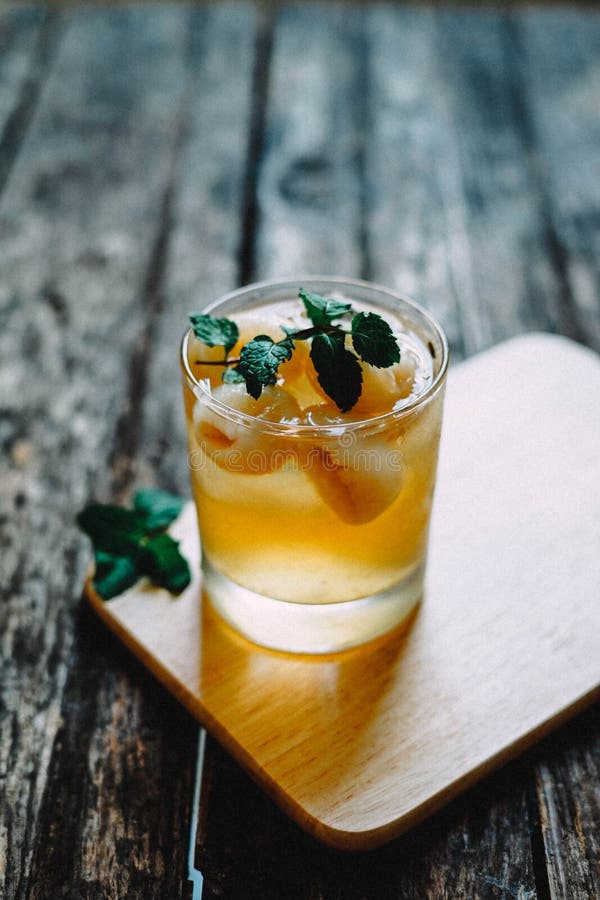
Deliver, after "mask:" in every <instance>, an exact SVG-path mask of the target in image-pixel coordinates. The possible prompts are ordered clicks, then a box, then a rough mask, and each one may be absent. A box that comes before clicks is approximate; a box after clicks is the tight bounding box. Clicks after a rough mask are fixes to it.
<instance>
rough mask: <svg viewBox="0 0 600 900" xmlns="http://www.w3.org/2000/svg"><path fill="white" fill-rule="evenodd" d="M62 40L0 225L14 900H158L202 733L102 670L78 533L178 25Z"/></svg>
mask: <svg viewBox="0 0 600 900" xmlns="http://www.w3.org/2000/svg"><path fill="white" fill-rule="evenodd" d="M64 26H65V31H64V35H63V39H62V40H61V42H60V45H59V47H58V52H57V55H56V57H55V59H54V60H53V63H52V66H51V75H50V77H49V78H48V80H47V82H46V83H45V85H44V90H43V102H41V103H40V105H39V107H38V109H37V112H36V114H35V115H34V117H33V119H32V120H31V125H30V128H29V130H28V132H27V133H26V134H24V135H23V138H22V142H21V147H20V151H19V154H18V157H17V159H16V161H15V163H14V165H13V167H12V171H11V177H10V180H9V181H8V182H7V184H6V188H5V191H4V193H3V195H2V198H1V207H0V221H1V224H0V231H1V233H2V245H3V253H2V281H1V287H0V291H1V295H2V308H3V316H4V324H3V328H2V331H1V338H0V339H1V341H2V359H3V362H4V363H6V365H4V366H3V375H2V377H3V384H2V387H3V391H2V395H3V409H2V413H3V416H2V421H3V438H4V440H5V444H4V446H5V447H6V448H7V450H8V454H7V460H6V462H8V465H9V467H8V469H6V468H5V469H4V472H3V477H2V482H1V484H2V503H3V511H4V515H5V519H4V537H3V541H4V546H3V574H4V577H5V584H7V585H8V591H7V594H8V596H7V601H6V603H3V605H2V608H1V615H2V618H3V626H2V641H3V654H2V660H3V673H2V674H3V679H2V680H3V687H4V714H3V718H2V739H1V741H0V746H1V747H2V773H3V775H4V777H3V779H2V783H1V789H2V795H3V796H2V803H1V804H0V809H1V813H2V825H1V828H0V834H1V836H2V859H3V874H2V879H3V891H4V896H6V897H7V898H12V897H19V898H21V897H44V898H46V897H48V896H55V895H58V894H59V893H60V890H61V888H62V885H67V886H68V890H70V891H71V893H70V896H78V897H84V896H85V897H88V896H89V897H92V896H106V895H112V896H123V895H125V894H127V893H128V892H129V891H131V895H132V896H135V894H136V893H137V894H138V895H139V896H157V897H164V896H165V895H179V894H180V893H181V892H182V882H183V881H184V879H185V837H186V830H187V823H188V821H189V805H190V792H189V789H190V779H191V778H192V775H193V763H194V743H195V728H194V727H193V726H192V724H191V722H190V721H189V719H188V717H187V716H185V715H184V714H182V713H181V711H180V710H178V709H177V708H176V707H175V706H174V705H173V704H172V703H171V702H170V701H168V700H167V699H166V695H162V694H160V693H158V694H157V693H156V692H155V691H145V690H144V689H143V687H142V682H141V681H140V680H138V679H136V676H135V673H134V672H133V671H132V670H127V671H125V670H123V669H119V668H118V667H116V668H115V666H114V664H110V665H107V661H108V658H109V657H107V656H106V651H107V646H110V642H109V643H108V645H107V644H106V642H105V643H104V646H103V643H102V641H100V640H99V638H98V634H97V631H96V630H94V632H91V631H88V623H89V618H87V617H83V618H82V619H80V618H79V616H78V614H77V609H78V602H79V597H80V579H81V577H82V574H83V569H84V566H85V560H84V552H85V557H87V549H86V550H85V551H84V545H83V542H82V541H81V540H80V538H79V537H78V536H77V535H76V534H75V532H74V530H73V527H72V519H73V514H74V511H76V510H77V509H78V508H80V507H81V506H82V505H83V503H84V501H85V500H86V499H87V498H88V497H89V495H90V494H91V493H96V495H100V496H101V495H104V496H108V495H109V486H108V484H107V481H108V479H109V478H110V470H109V468H108V457H109V455H110V448H111V445H112V441H113V432H114V429H115V428H116V426H117V420H118V416H119V413H120V409H119V405H120V402H126V400H127V390H128V383H127V364H128V358H129V354H130V353H131V351H132V348H133V345H134V343H135V341H136V339H137V337H138V333H139V330H140V328H141V327H143V321H144V310H143V307H144V298H143V296H141V295H142V293H143V284H144V279H145V273H146V270H147V268H148V267H149V265H150V261H149V248H151V247H152V244H153V232H154V230H155V228H156V222H157V220H158V218H159V211H160V206H161V192H162V191H163V190H164V187H165V180H166V175H167V169H168V167H165V160H166V159H167V158H168V151H169V147H170V144H171V141H172V135H173V133H174V128H173V115H174V111H173V109H172V107H171V106H170V105H167V106H165V102H164V98H165V96H168V97H173V96H176V95H177V92H180V93H181V92H182V90H183V87H184V81H183V78H182V77H181V74H182V72H183V63H182V62H181V55H180V47H181V43H182V41H183V38H184V37H185V34H186V17H185V13H184V12H182V11H172V12H171V11H167V12H162V13H158V12H157V14H156V15H155V16H153V17H152V19H151V20H149V19H147V18H146V17H145V12H144V11H143V10H139V11H137V12H135V11H118V12H113V13H110V14H106V13H104V12H102V11H91V10H89V11H85V12H83V11H82V12H73V13H68V14H66V15H65V19H64ZM157 53H159V54H160V56H161V60H162V62H161V65H160V67H158V69H156V58H157ZM92 635H93V637H92ZM175 723H176V724H175ZM174 779H175V780H174ZM119 798H120V799H119ZM134 798H137V799H134ZM132 800H133V802H132ZM156 808H160V809H161V810H162V814H161V817H160V818H159V817H157V816H156ZM49 836H51V839H50V840H49ZM128 848H129V850H128Z"/></svg>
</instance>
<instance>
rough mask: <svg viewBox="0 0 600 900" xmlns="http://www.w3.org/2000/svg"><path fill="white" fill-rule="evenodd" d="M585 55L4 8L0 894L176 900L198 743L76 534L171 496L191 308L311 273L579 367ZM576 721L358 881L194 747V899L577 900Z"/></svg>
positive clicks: (355, 867) (592, 866) (551, 36)
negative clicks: (241, 286)
mask: <svg viewBox="0 0 600 900" xmlns="http://www.w3.org/2000/svg"><path fill="white" fill-rule="evenodd" d="M334 34H335V40H334V38H333V35H334ZM597 36H598V12H597V10H596V9H593V8H588V9H585V10H582V9H579V10H574V9H570V10H567V9H565V8H564V7H562V8H556V9H552V10H547V9H543V8H540V9H528V10H520V9H516V10H514V11H513V12H511V13H510V14H509V15H507V14H498V12H497V11H494V10H485V11H477V12H473V11H470V14H468V15H466V14H465V12H464V11H462V10H448V9H435V8H434V9H427V8H420V9H418V10H415V9H414V8H413V9H410V8H403V7H402V6H394V5H393V4H369V5H368V6H367V7H366V8H365V9H360V8H358V7H356V6H354V5H348V4H332V3H320V4H310V5H307V6H306V7H304V8H300V7H286V6H283V7H281V8H280V10H277V9H275V8H274V7H273V6H271V5H267V9H266V11H265V10H264V9H261V8H255V6H254V5H253V4H252V3H249V2H240V3H232V4H229V3H224V4H215V5H210V6H209V7H208V8H198V9H193V10H192V9H188V8H187V7H186V6H183V5H179V6H178V7H177V8H174V7H171V8H169V7H166V8H164V7H147V8H145V9H144V10H131V9H117V10H115V9H110V8H105V9H93V8H91V9H89V10H73V9H67V10H66V11H64V12H60V13H50V14H47V12H46V11H45V10H42V9H41V8H37V9H36V8H30V7H23V8H21V7H17V6H14V5H13V6H11V7H9V8H5V9H3V10H2V11H1V12H0V246H1V248H2V254H1V256H0V308H1V311H2V317H3V318H2V321H3V328H2V331H1V333H0V344H1V346H0V350H1V353H2V363H3V365H2V372H1V374H0V384H1V387H2V410H1V412H2V416H1V421H0V429H1V430H0V434H1V437H2V451H3V453H5V462H4V463H3V466H4V468H3V471H2V481H1V485H0V500H1V502H2V517H3V518H2V522H1V524H2V542H3V543H2V546H3V559H2V574H3V576H4V577H3V586H4V593H5V594H6V596H7V598H8V603H6V604H4V605H3V607H2V609H1V610H0V616H1V617H2V631H1V634H2V690H3V694H2V697H3V709H2V717H1V719H0V729H1V732H0V760H1V768H0V873H1V874H0V885H2V887H1V888H0V893H1V892H2V891H4V892H5V894H6V896H7V897H10V898H12V897H19V898H20V897H21V896H29V895H31V896H47V895H51V896H55V895H57V894H58V893H59V892H60V890H62V891H63V893H66V895H67V896H69V892H70V895H72V896H74V897H75V896H77V897H82V896H85V897H101V896H106V895H107V894H108V895H115V892H117V893H118V892H119V891H122V892H124V891H127V896H130V897H132V898H133V897H136V896H139V897H147V896H153V892H155V894H156V895H157V896H161V891H162V892H163V895H168V896H169V897H175V896H184V895H187V893H188V892H189V886H187V885H185V884H183V883H182V882H183V879H184V872H185V860H184V857H185V838H183V837H182V835H183V830H182V829H184V825H183V823H184V822H187V821H188V818H189V790H188V789H189V786H190V779H191V774H192V769H193V756H194V753H195V741H196V733H195V727H194V725H193V724H191V723H190V720H189V719H188V718H187V717H186V716H185V714H182V713H181V712H180V711H179V709H178V707H177V706H176V705H175V704H173V703H172V702H171V701H170V700H169V699H168V698H167V695H166V694H165V693H161V692H159V691H158V689H157V688H156V687H155V686H153V685H152V682H150V681H149V680H148V679H147V678H146V677H145V676H144V673H143V671H142V669H141V667H135V666H133V665H132V662H131V661H130V659H129V658H128V657H127V655H124V654H121V653H120V652H119V649H118V645H117V643H116V642H115V641H114V640H113V639H112V638H111V637H110V636H109V635H106V634H105V635H104V636H102V637H101V635H102V632H100V633H99V632H98V625H97V623H93V622H91V621H90V616H89V615H87V614H83V615H82V616H81V617H80V616H79V615H78V613H77V611H76V602H77V598H78V593H79V585H80V579H81V577H82V574H83V568H84V565H85V560H84V558H85V559H87V551H85V552H82V550H83V543H82V542H81V541H79V540H78V539H77V538H76V537H75V536H74V535H73V534H72V532H71V531H70V526H69V523H70V521H71V518H72V514H73V510H74V509H76V508H77V507H78V506H80V505H81V503H82V502H83V500H84V499H85V498H87V497H88V496H93V495H95V496H97V497H99V498H101V499H108V498H110V497H111V496H112V497H119V498H124V497H125V496H126V495H127V493H128V490H129V488H130V486H131V484H132V481H133V479H134V478H135V479H136V480H139V481H142V482H143V483H155V482H158V483H160V484H162V485H163V486H165V487H171V488H173V489H175V490H184V489H185V479H186V472H185V457H184V456H182V455H181V452H182V450H181V448H182V446H183V445H182V441H183V435H182V418H181V416H180V414H179V388H178V386H177V387H176V381H177V377H178V376H177V374H176V372H175V370H174V369H169V367H168V365H167V362H166V360H168V359H170V358H171V357H170V353H171V347H170V343H171V340H173V339H178V332H179V329H180V327H181V324H180V323H179V317H180V314H183V316H185V313H187V307H188V297H189V306H190V307H191V306H197V305H199V304H197V302H196V301H197V299H200V296H201V294H202V299H209V298H210V299H212V298H213V296H214V295H216V294H217V293H220V292H221V291H222V290H224V289H228V288H229V287H231V286H234V283H235V281H236V280H239V279H244V280H247V279H249V278H254V277H266V276H268V275H278V274H288V273H289V272H291V271H292V266H293V267H295V266H298V267H299V268H302V269H304V270H307V269H313V270H314V269H315V268H321V270H322V271H325V272H339V271H343V272H344V273H345V274H363V275H368V276H370V277H373V278H374V279H375V280H380V281H383V282H387V283H389V284H390V285H392V286H395V287H398V288H400V289H403V290H405V291H407V292H408V293H412V294H415V295H416V296H417V298H419V299H421V300H423V301H424V302H425V303H426V304H427V305H431V307H432V308H433V309H434V310H435V311H436V312H437V313H438V315H439V316H440V317H441V318H442V320H443V322H444V324H445V326H446V328H447V330H448V332H449V334H450V338H451V342H452V347H453V353H454V359H455V360H456V359H458V358H459V357H460V356H464V355H469V354H471V353H473V352H476V351H477V350H479V349H481V348H482V347H483V346H485V345H486V344H488V343H491V342H492V341H495V340H498V339H500V338H502V337H504V336H509V335H510V334H517V333H520V332H523V331H525V330H528V329H530V328H532V327H533V328H542V329H552V330H556V331H558V332H561V333H565V334H569V335H572V336H576V337H577V338H578V339H579V340H580V341H582V342H588V343H590V344H591V345H592V346H595V347H596V348H597V347H598V322H599V321H600V316H598V313H597V310H598V306H597V302H598V268H597V260H598V253H597V249H598V248H597V246H596V244H597V235H598V228H597V220H598V209H599V203H600V200H599V198H598V196H597V187H596V186H597V183H598V179H597V177H596V161H597V153H596V147H597V134H596V126H597V121H598V118H597V117H598V108H597V104H596V103H595V97H596V95H597V72H598V59H599V52H600V51H599V48H598V40H597ZM294 53H296V54H298V55H297V56H294V55H293V54H294ZM303 60H304V62H303ZM298 72H300V73H302V77H299V75H298V74H297V73H298ZM204 122H206V123H207V124H206V127H203V123H204ZM242 143H243V144H244V146H242ZM280 176H283V177H280ZM236 210H238V214H237V216H236ZM342 213H343V214H342ZM332 222H333V227H331V225H332ZM288 267H289V268H288ZM294 274H296V272H295V271H294ZM196 286H198V288H196ZM204 292H206V293H205V294H204ZM176 335H177V337H176ZM92 338H94V340H92ZM140 338H141V341H140ZM135 348H137V349H135ZM154 353H156V359H157V360H158V359H160V366H156V367H155V366H154V364H152V363H151V362H150V359H151V355H152V354H154ZM30 360H32V361H34V364H35V371H36V374H37V377H36V378H35V379H33V378H31V377H30V373H31V371H32V369H31V366H30V364H29V361H30ZM165 371H166V372H168V375H167V376H165V377H164V378H163V374H164V372H165ZM173 391H175V392H176V393H173V394H172V397H171V392H173ZM26 547H31V550H30V551H29V552H26V551H25V548H26ZM57 558H59V559H61V560H62V559H63V558H64V559H65V563H64V565H63V566H61V565H58V566H57V565H56V564H55V560H56V559H57ZM80 682H82V684H84V685H85V689H83V688H82V687H81V685H80ZM94 685H97V689H95V688H94ZM596 719H597V717H594V716H593V715H592V714H590V715H588V716H587V717H584V718H583V719H580V720H579V722H583V724H582V725H581V726H580V725H579V722H578V723H577V724H576V725H575V726H570V727H567V728H565V729H564V730H563V731H562V732H561V738H560V740H559V741H558V742H557V744H555V743H554V740H556V739H553V740H552V741H548V742H545V743H544V744H543V746H542V748H539V749H536V750H535V751H532V752H531V753H530V754H529V755H528V756H527V757H526V758H524V759H523V760H520V761H519V763H517V764H513V765H512V766H510V767H509V768H508V769H507V770H506V775H505V776H504V775H503V776H502V777H499V776H496V777H495V778H493V779H489V780H488V781H487V782H486V783H485V785H484V786H482V788H481V789H476V790H475V791H473V792H471V793H470V794H469V795H468V797H467V798H465V799H464V800H461V801H456V802H455V803H454V804H452V805H451V807H450V808H449V809H448V810H447V812H445V813H444V814H443V815H438V816H436V817H435V819H434V820H433V821H430V822H429V823H428V825H427V826H426V827H423V828H421V829H417V831H416V832H414V834H412V835H410V836H407V837H405V838H401V839H398V840H396V841H394V842H393V843H392V844H390V845H389V846H388V847H385V848H382V849H381V850H375V851H371V852H370V853H368V854H366V855H365V856H363V855H358V856H357V855H354V854H351V855H348V854H338V853H337V852H336V851H333V850H332V851H330V850H328V849H327V848H322V847H321V846H320V845H318V844H316V843H315V842H314V841H311V839H310V838H308V837H306V836H305V835H304V834H303V833H301V832H300V831H299V830H298V829H295V828H294V826H293V825H290V824H289V822H288V820H287V819H286V818H284V817H283V816H282V814H280V813H279V812H278V810H277V809H276V808H275V807H274V806H273V805H272V804H271V803H270V801H269V800H268V799H267V798H265V796H264V795H263V794H262V793H261V792H260V791H258V790H257V789H256V788H255V786H254V785H253V784H252V782H251V781H250V780H249V779H248V778H247V776H246V775H245V774H244V773H243V772H241V771H240V770H238V769H237V768H236V766H235V764H234V763H232V762H231V761H230V760H229V759H228V758H227V756H226V755H224V754H223V753H221V752H219V751H218V748H216V747H215V746H214V745H213V749H212V752H210V753H209V758H208V762H207V770H206V783H207V789H206V792H205V796H204V802H205V807H203V810H202V814H203V816H204V817H205V818H203V823H204V825H203V827H202V828H201V829H200V833H199V853H198V859H199V861H200V862H201V864H202V865H203V866H204V871H205V875H206V886H205V895H206V897H208V898H217V897H226V898H228V900H238V898H242V897H243V898H244V900H248V898H249V897H256V898H260V900H265V898H268V897H273V898H275V900H280V898H281V897H282V896H290V897H298V898H301V900H307V898H310V900H314V898H322V900H333V898H339V897H342V896H343V897H344V900H345V898H354V897H356V898H359V897H360V898H361V900H382V898H387V897H390V898H392V897H393V898H397V897H419V898H421V897H432V898H438V897H449V898H455V897H461V898H462V897H465V898H470V897H472V898H476V900H479V898H484V900H488V898H489V900H496V898H498V897H514V896H517V897H523V898H525V897H530V896H533V893H534V892H535V893H537V894H538V896H539V898H540V900H547V898H548V897H549V896H552V897H560V896H561V892H563V893H564V892H565V891H566V892H567V893H568V892H569V891H571V892H572V893H573V895H574V896H577V897H579V896H581V897H584V896H586V892H587V894H588V895H589V896H590V897H592V896H595V894H597V893H598V883H599V881H600V864H599V863H598V859H597V852H596V844H595V839H594V834H595V830H596V828H597V812H596V805H595V804H596V800H595V794H594V789H593V786H592V785H591V784H590V778H593V776H594V763H593V759H594V753H595V752H596V750H595V748H596V743H597V740H598V738H597V735H598V724H597V721H596ZM188 728H190V729H191V730H190V731H188ZM107 736H108V737H109V738H110V740H108V743H107ZM586 741H587V743H586ZM88 747H89V748H93V753H92V752H91V750H90V752H89V753H88V750H87V749H86V748H88ZM590 747H591V751H590V750H589V748H590ZM120 748H122V752H121V750H120ZM582 748H586V749H585V750H584V749H582ZM590 752H591V754H592V756H591V757H590ZM88 757H89V759H90V760H91V761H92V762H93V765H92V762H91V763H90V765H89V766H88V765H86V764H85V763H86V759H87V758H88ZM159 758H160V759H162V760H164V766H163V770H162V772H161V773H157V769H156V768H154V767H153V765H152V764H151V765H148V764H147V761H149V760H154V761H155V760H158V759H159ZM538 760H539V761H540V765H539V767H538V766H536V763H537V762H538ZM91 772H93V777H92V775H91V774H90V773H91ZM163 773H164V774H163ZM163 778H164V783H163ZM92 782H93V784H94V785H97V786H99V787H98V791H97V792H96V793H95V792H94V791H92V790H91V789H90V785H91V784H92ZM232 783H233V784H234V785H235V796H234V797H233V798H232V797H231V793H230V789H231V784H232ZM128 785H132V786H133V785H135V792H136V794H137V793H139V794H140V795H143V794H144V793H147V794H148V795H149V796H152V797H156V798H157V800H156V802H155V803H153V804H152V807H149V808H144V809H142V808H140V807H139V806H136V804H135V801H134V799H133V796H132V793H131V792H129V791H128ZM98 798H100V799H101V804H100V806H99V807H97V806H96V801H97V800H98ZM157 807H160V809H164V810H166V811H167V812H166V813H165V816H164V817H163V818H165V819H166V820H168V822H176V824H175V825H174V826H173V828H171V827H170V825H169V824H167V827H166V829H165V827H163V825H161V822H160V821H159V819H160V818H161V817H160V816H158V815H157V813H156V808H157ZM55 809H56V810H58V809H60V811H61V815H60V816H59V815H58V814H57V813H56V812H55ZM98 810H100V811H98ZM115 810H116V812H115ZM59 818H62V820H61V821H59ZM65 818H67V819H70V821H69V823H68V828H65V827H64V820H65ZM124 822H126V827H125V825H124V824H123V823H124ZM573 829H575V832H573ZM124 831H125V832H126V835H127V838H126V840H122V839H121V837H120V835H122V834H123V832H124ZM48 833H51V834H52V835H53V841H52V846H51V847H50V846H49V845H48V841H47V834H48ZM574 833H575V834H576V837H573V834H574ZM84 834H85V836H86V837H85V842H84V841H83V837H82V836H83V835H84ZM530 836H531V840H530ZM175 844H176V846H175ZM74 847H75V848H76V849H75V851H74V849H73V848H74ZM82 847H85V851H84V850H82V849H81V848H82ZM34 852H35V865H34V874H33V875H32V860H33V854H34ZM102 859H105V860H106V861H107V864H108V863H111V864H112V862H113V861H114V866H112V868H110V871H107V869H105V868H103V863H102ZM131 859H134V860H136V863H135V865H134V867H133V869H131V871H130V870H129V869H130V868H131V867H129V868H128V863H129V861H130V860H131ZM148 860H150V863H149V868H147V869H144V865H146V864H147V863H148ZM165 860H167V861H166V862H165ZM82 861H84V862H82ZM139 861H142V862H139ZM138 862H139V865H138ZM53 866H54V869H53ZM38 879H39V885H38V886H37V887H36V882H37V881H38ZM152 879H154V880H152ZM565 886H566V887H565ZM34 891H37V893H34ZM28 892H29V893H28ZM577 892H578V893H577Z"/></svg>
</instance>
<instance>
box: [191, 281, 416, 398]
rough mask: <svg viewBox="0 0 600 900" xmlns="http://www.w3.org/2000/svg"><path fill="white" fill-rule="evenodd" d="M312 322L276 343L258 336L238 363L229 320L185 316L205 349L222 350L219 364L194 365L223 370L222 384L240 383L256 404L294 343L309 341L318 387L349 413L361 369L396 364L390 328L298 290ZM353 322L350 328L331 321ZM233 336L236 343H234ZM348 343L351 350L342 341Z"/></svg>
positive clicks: (235, 329)
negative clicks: (222, 355) (221, 348)
mask: <svg viewBox="0 0 600 900" xmlns="http://www.w3.org/2000/svg"><path fill="white" fill-rule="evenodd" d="M298 296H299V298H300V300H301V301H302V303H303V304H304V308H305V310H306V314H307V316H308V318H309V319H310V321H311V323H312V324H311V326H310V327H308V328H298V329H290V328H286V327H284V326H282V331H283V332H284V337H283V338H281V340H279V341H275V340H274V339H273V338H272V337H269V336H268V335H265V334H260V335H257V336H256V337H254V338H253V339H252V340H251V341H248V343H246V344H244V346H243V347H242V349H241V351H240V355H239V356H238V357H230V356H229V353H230V351H231V350H232V349H233V347H234V346H235V343H236V341H237V339H238V336H239V329H238V326H237V325H236V323H235V322H233V321H232V320H230V319H224V318H214V319H213V318H212V317H211V316H210V315H208V314H206V313H201V314H194V315H191V316H190V322H191V325H192V329H193V331H194V335H195V336H196V338H197V339H198V340H199V341H201V342H202V343H204V344H207V346H209V347H216V346H222V347H223V349H224V359H223V360H222V361H216V360H211V361H207V360H198V361H197V363H198V364H202V365H222V366H225V369H224V372H223V380H224V381H226V382H236V381H239V382H242V381H243V382H245V384H246V390H247V391H248V393H249V394H250V395H251V396H252V397H254V398H255V399H256V400H258V398H259V397H260V395H261V393H262V389H263V387H266V386H268V385H273V384H275V383H276V381H277V372H278V369H279V366H280V365H281V364H282V363H284V362H286V361H287V360H289V359H291V357H292V355H293V353H294V349H295V345H296V343H297V342H298V341H308V340H310V341H311V348H310V358H311V361H312V364H313V366H314V368H315V371H316V374H317V379H318V381H319V384H320V385H321V387H322V388H323V390H324V391H325V393H326V394H327V396H328V397H330V398H331V399H332V400H333V401H334V403H335V404H336V405H337V406H338V408H339V409H340V410H341V411H342V412H348V410H350V409H352V407H353V406H354V405H355V403H356V402H357V400H358V398H359V397H360V394H361V391H362V367H361V363H366V364H368V365H370V366H375V367H377V368H388V367H389V366H392V365H394V363H397V362H400V347H399V346H398V342H397V340H396V338H395V337H394V334H393V331H392V329H391V328H390V326H389V324H388V323H387V322H386V321H385V319H383V318H382V317H381V316H380V315H378V314H377V313H365V312H358V313H355V312H354V311H353V309H352V304H351V303H348V302H346V301H340V300H329V299H327V298H326V297H322V296H321V295H320V294H313V293H311V292H310V291H305V290H304V289H303V288H301V289H300V291H299V294H298ZM350 316H351V317H352V318H351V321H350V327H349V328H347V327H346V328H344V327H343V325H342V324H341V323H340V322H339V321H336V320H340V319H347V318H348V317H350ZM234 335H235V337H234ZM348 336H349V337H350V343H351V348H350V347H348V346H347V343H346V338H347V337H348Z"/></svg>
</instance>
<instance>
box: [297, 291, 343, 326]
mask: <svg viewBox="0 0 600 900" xmlns="http://www.w3.org/2000/svg"><path fill="white" fill-rule="evenodd" d="M298 296H299V297H300V299H301V300H302V302H303V303H304V308H305V310H306V315H307V316H308V318H309V319H310V320H311V322H312V323H313V325H317V326H320V327H327V325H331V323H332V321H333V320H334V319H339V318H340V317H341V316H344V315H346V313H349V312H351V310H352V304H351V303H345V302H342V301H340V300H327V299H326V298H325V297H321V295H320V294H313V293H311V292H310V291H305V290H304V288H300V291H299V293H298Z"/></svg>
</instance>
